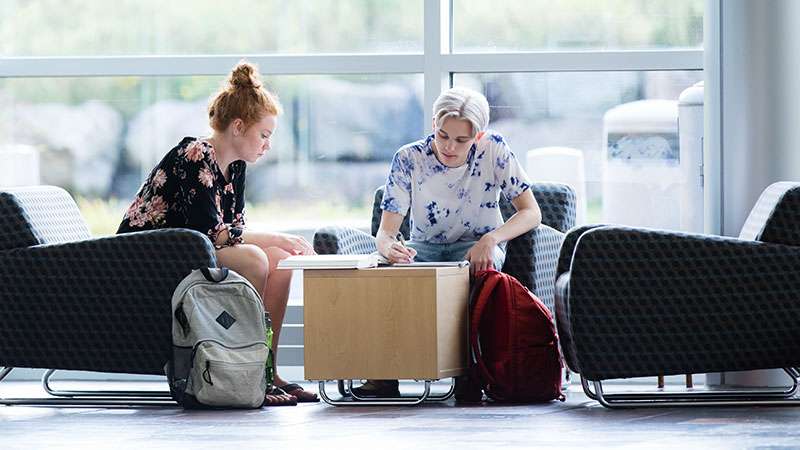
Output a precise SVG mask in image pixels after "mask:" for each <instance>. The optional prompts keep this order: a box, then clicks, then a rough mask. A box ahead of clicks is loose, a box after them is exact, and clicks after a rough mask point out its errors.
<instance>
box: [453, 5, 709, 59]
mask: <svg viewBox="0 0 800 450" xmlns="http://www.w3.org/2000/svg"><path fill="white" fill-rule="evenodd" d="M703 4H704V0H672V1H653V0H559V1H557V2H554V1H549V0H504V1H501V2H487V1H483V0H458V1H455V2H453V33H454V34H453V46H454V50H455V51H457V52H497V51H499V52H503V51H535V50H617V49H620V50H632V49H654V48H676V47H679V48H680V47H689V48H697V47H701V46H702V44H703Z"/></svg>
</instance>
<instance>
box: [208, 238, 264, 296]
mask: <svg viewBox="0 0 800 450" xmlns="http://www.w3.org/2000/svg"><path fill="white" fill-rule="evenodd" d="M217 261H218V263H219V265H220V266H224V267H228V268H229V269H232V270H233V271H235V272H236V273H238V274H240V275H242V276H243V277H245V278H247V281H249V282H250V284H252V285H253V286H256V287H257V289H263V286H264V284H265V283H266V279H267V275H268V273H269V268H270V260H269V256H267V253H266V252H265V251H264V250H262V249H261V247H258V246H257V245H250V244H241V245H236V246H233V247H226V248H223V249H220V250H217Z"/></svg>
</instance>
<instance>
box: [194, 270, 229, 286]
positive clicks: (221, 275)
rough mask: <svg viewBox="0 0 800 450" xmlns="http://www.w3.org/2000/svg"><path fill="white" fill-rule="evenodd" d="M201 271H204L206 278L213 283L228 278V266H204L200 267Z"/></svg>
mask: <svg viewBox="0 0 800 450" xmlns="http://www.w3.org/2000/svg"><path fill="white" fill-rule="evenodd" d="M200 272H202V274H203V276H204V277H205V278H206V280H208V281H210V282H212V283H219V282H222V281H225V279H226V278H228V268H227V267H220V268H218V269H215V268H213V267H202V268H200Z"/></svg>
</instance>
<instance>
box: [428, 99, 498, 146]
mask: <svg viewBox="0 0 800 450" xmlns="http://www.w3.org/2000/svg"><path fill="white" fill-rule="evenodd" d="M450 118H454V119H463V120H468V121H469V123H471V124H472V136H473V137H475V135H477V134H478V133H480V132H481V131H484V130H486V127H488V126H489V102H488V101H487V100H486V97H484V96H483V94H481V93H480V92H477V91H473V90H472V89H467V88H463V87H454V88H450V89H448V90H446V91H444V92H442V94H441V95H439V97H438V98H437V99H436V101H435V102H433V119H434V120H435V121H436V125H437V126H441V124H442V123H444V121H445V120H446V119H450Z"/></svg>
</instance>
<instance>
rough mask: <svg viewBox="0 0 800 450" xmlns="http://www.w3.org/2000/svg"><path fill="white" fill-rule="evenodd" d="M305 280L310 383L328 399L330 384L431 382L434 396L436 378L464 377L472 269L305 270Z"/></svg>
mask: <svg viewBox="0 0 800 450" xmlns="http://www.w3.org/2000/svg"><path fill="white" fill-rule="evenodd" d="M303 283H304V285H303V293H304V300H303V302H304V307H303V311H304V323H305V325H304V334H305V343H304V351H305V378H306V379H308V380H315V381H320V391H321V392H320V394H321V395H322V396H323V399H325V400H326V401H329V400H330V399H329V398H326V397H327V396H326V394H325V392H324V381H325V380H360V379H411V380H425V381H426V394H425V397H429V396H428V391H429V385H430V383H429V382H430V381H433V380H439V379H442V378H448V377H455V376H458V375H462V374H463V373H465V371H466V367H467V312H468V297H469V268H468V267H455V266H448V267H380V268H374V269H337V270H305V271H304V273H303ZM340 391H341V392H342V394H344V395H347V394H348V392H346V391H343V389H342V388H341V384H340ZM448 397H449V395H448ZM436 399H437V400H439V399H441V398H439V397H437V398H436ZM381 400H382V401H383V402H382V404H386V402H389V401H391V400H392V399H381ZM412 400H413V401H414V402H415V403H419V402H421V401H423V400H425V399H424V398H423V399H422V400H420V399H419V398H417V397H415V398H413V399H412ZM401 401H402V402H404V403H405V402H407V401H408V400H401ZM379 402H380V401H379ZM329 403H331V402H330V401H329ZM332 404H335V403H332ZM349 404H353V403H349ZM372 404H375V402H373V403H372Z"/></svg>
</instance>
